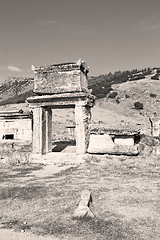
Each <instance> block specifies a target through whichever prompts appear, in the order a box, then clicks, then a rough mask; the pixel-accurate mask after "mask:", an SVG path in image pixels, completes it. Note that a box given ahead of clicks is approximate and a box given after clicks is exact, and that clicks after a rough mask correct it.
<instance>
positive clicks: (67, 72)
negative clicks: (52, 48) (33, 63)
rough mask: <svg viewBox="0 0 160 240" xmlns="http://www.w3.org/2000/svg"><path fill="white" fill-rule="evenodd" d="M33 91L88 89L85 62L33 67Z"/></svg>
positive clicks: (51, 91)
mask: <svg viewBox="0 0 160 240" xmlns="http://www.w3.org/2000/svg"><path fill="white" fill-rule="evenodd" d="M32 69H33V71H34V92H35V93H41V94H53V93H65V92H82V91H88V82H87V73H88V72H89V69H88V67H87V64H86V63H85V62H83V61H81V60H79V61H78V62H71V63H62V64H54V65H50V66H40V67H33V68H32Z"/></svg>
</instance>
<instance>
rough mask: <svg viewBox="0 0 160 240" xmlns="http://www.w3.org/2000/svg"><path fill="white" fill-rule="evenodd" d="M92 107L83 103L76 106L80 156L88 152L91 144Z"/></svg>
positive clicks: (77, 149) (77, 146)
mask: <svg viewBox="0 0 160 240" xmlns="http://www.w3.org/2000/svg"><path fill="white" fill-rule="evenodd" d="M90 116H91V115H90V107H87V106H85V105H84V104H83V103H77V104H76V106H75V122H76V153H77V154H78V155H82V154H85V153H86V152H87V148H88V144H89V122H90Z"/></svg>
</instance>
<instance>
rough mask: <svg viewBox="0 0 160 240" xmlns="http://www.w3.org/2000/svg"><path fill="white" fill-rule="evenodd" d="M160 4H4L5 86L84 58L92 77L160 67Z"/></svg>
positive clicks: (0, 55) (103, 0) (85, 0)
mask: <svg viewBox="0 0 160 240" xmlns="http://www.w3.org/2000/svg"><path fill="white" fill-rule="evenodd" d="M159 9H160V1H159V0H134V1H133V0H81V1H80V0H0V83H2V82H3V81H4V80H5V79H6V78H7V77H8V76H26V77H30V76H33V72H32V70H31V65H35V66H39V65H40V66H41V65H50V64H55V63H63V62H71V61H77V60H78V59H79V58H81V59H83V60H84V61H85V62H86V63H87V64H88V66H89V68H90V75H94V76H98V75H100V74H107V73H109V72H112V73H114V72H115V71H119V70H120V71H123V70H131V69H133V68H138V69H141V68H145V67H160V61H159V58H160V13H159Z"/></svg>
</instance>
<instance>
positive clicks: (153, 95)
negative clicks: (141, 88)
mask: <svg viewBox="0 0 160 240" xmlns="http://www.w3.org/2000/svg"><path fill="white" fill-rule="evenodd" d="M149 95H150V97H152V98H156V97H157V95H156V94H154V93H150V94H149Z"/></svg>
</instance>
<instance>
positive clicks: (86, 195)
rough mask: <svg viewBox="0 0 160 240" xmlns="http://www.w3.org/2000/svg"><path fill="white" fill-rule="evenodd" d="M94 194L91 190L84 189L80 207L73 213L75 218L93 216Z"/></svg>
mask: <svg viewBox="0 0 160 240" xmlns="http://www.w3.org/2000/svg"><path fill="white" fill-rule="evenodd" d="M91 202H92V196H91V193H90V191H89V190H83V191H82V193H81V200H80V202H79V205H78V207H77V208H76V209H75V211H74V213H73V218H93V217H94V214H93V213H92V212H91V210H90V208H89V207H90V203H91Z"/></svg>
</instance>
